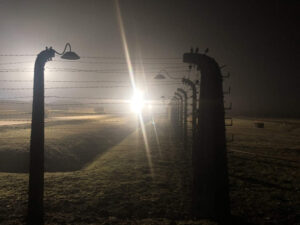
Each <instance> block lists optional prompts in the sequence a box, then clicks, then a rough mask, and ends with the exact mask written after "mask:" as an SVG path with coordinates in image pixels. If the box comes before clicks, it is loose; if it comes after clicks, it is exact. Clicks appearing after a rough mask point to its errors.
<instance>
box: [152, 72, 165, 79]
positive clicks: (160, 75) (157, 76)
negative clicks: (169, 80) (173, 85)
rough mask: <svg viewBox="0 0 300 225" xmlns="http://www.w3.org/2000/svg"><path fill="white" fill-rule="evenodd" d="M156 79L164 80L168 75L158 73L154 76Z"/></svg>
mask: <svg viewBox="0 0 300 225" xmlns="http://www.w3.org/2000/svg"><path fill="white" fill-rule="evenodd" d="M154 79H156V80H163V79H166V77H165V76H164V75H162V74H160V73H159V74H157V75H156V76H155V77H154Z"/></svg>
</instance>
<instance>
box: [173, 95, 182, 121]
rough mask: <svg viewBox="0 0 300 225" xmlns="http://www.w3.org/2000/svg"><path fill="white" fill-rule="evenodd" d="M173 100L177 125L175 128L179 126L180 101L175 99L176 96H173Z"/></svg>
mask: <svg viewBox="0 0 300 225" xmlns="http://www.w3.org/2000/svg"><path fill="white" fill-rule="evenodd" d="M174 99H175V101H176V118H177V119H176V123H177V126H179V125H180V117H181V116H180V103H179V102H180V100H179V98H178V97H176V96H174Z"/></svg>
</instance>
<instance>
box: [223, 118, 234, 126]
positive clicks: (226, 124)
mask: <svg viewBox="0 0 300 225" xmlns="http://www.w3.org/2000/svg"><path fill="white" fill-rule="evenodd" d="M224 119H225V121H226V120H230V123H229V124H228V123H226V122H225V127H232V125H233V121H232V118H231V117H228V118H224Z"/></svg>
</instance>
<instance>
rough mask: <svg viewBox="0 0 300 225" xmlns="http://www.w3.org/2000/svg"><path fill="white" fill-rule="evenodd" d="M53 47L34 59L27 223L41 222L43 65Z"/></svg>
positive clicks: (51, 52)
mask: <svg viewBox="0 0 300 225" xmlns="http://www.w3.org/2000/svg"><path fill="white" fill-rule="evenodd" d="M54 54H55V52H54V50H53V49H46V50H44V51H42V52H41V53H40V54H39V55H38V56H37V59H36V61H35V66H34V85H33V103H32V122H31V138H30V167H29V199H28V219H29V224H43V214H44V207H43V193H44V66H45V63H46V62H47V61H48V60H50V59H51V58H52V57H54Z"/></svg>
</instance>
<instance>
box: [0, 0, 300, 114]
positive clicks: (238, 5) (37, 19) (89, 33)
mask: <svg viewBox="0 0 300 225" xmlns="http://www.w3.org/2000/svg"><path fill="white" fill-rule="evenodd" d="M296 2H297V1H294V2H288V1H272V2H269V1H268V2H267V1H265V3H262V1H234V2H229V1H200V0H193V1H190V0H182V1H174V0H163V1H155V0H151V1H150V0H148V1H144V0H121V1H120V6H121V11H122V16H123V19H124V26H125V30H126V35H127V40H128V44H129V50H130V53H131V55H132V56H133V57H140V56H142V57H154V58H157V57H176V58H181V57H182V54H183V53H184V52H187V51H189V49H190V47H191V46H194V47H199V48H200V51H204V49H206V48H207V47H208V48H209V49H210V51H209V55H210V56H212V57H214V58H215V59H216V60H217V61H218V62H219V64H220V65H223V64H226V65H227V67H226V68H225V69H224V70H223V71H224V73H225V74H226V73H227V72H230V73H231V75H232V76H231V78H230V79H229V81H228V82H226V84H225V85H224V89H226V88H227V87H228V85H229V84H230V85H231V87H232V95H231V97H226V98H227V101H229V100H231V101H232V102H233V107H234V110H235V111H236V112H238V111H240V112H246V113H256V112H262V113H271V112H275V114H277V115H278V114H281V115H285V114H286V115H289V114H290V115H293V116H295V115H298V116H299V115H300V106H299V99H300V91H299V85H300V79H299V72H298V69H296V68H297V66H298V65H297V63H298V61H299V46H298V45H297V42H299V27H300V26H299V17H298V14H299V3H296ZM0 27H1V35H0V54H37V53H39V52H40V51H41V50H43V49H44V48H45V46H53V47H54V48H55V49H57V50H59V51H60V50H62V49H63V47H64V44H65V43H66V42H70V43H71V44H72V48H73V50H74V51H76V52H77V53H78V54H79V55H80V56H106V57H123V56H124V53H123V47H122V42H121V38H120V31H119V25H118V21H117V16H116V10H115V4H114V1H112V0H107V1H102V0H98V1H96V0H95V1H93V0H85V1H83V0H80V1H78V0H55V1H53V0H52V1H41V0H40V1H32V0H27V1H21V0H20V1H17V0H1V1H0ZM28 60H33V61H34V57H31V58H29V59H28V58H20V57H0V63H1V62H2V63H3V62H11V61H28ZM82 60H87V59H84V58H83V59H82ZM89 60H90V61H91V59H89ZM179 60H180V59H178V61H179ZM94 61H96V60H94ZM32 66H33V65H29V64H26V65H17V66H15V67H13V66H11V67H9V66H4V65H1V66H0V68H3V69H4V68H32ZM50 66H51V65H50V64H49V67H50ZM80 66H81V65H79V66H78V65H77V68H80ZM53 67H54V66H53ZM55 67H68V68H69V67H71V65H69V64H62V63H61V64H59V65H55ZM85 68H86V67H85ZM97 68H101V67H97ZM124 68H125V67H124ZM156 68H157V67H156ZM161 68H163V66H161ZM157 71H159V69H157ZM153 75H154V74H148V75H147V76H149V78H151V76H153ZM1 76H2V78H3V77H4V78H5V79H9V78H11V79H19V78H20V74H13V75H5V74H3V73H1ZM30 76H31V77H32V74H30ZM66 76H67V75H66ZM73 76H74V75H73ZM80 76H85V79H91V77H92V78H93V79H95V78H97V79H98V78H101V79H123V78H124V79H128V77H124V75H122V76H123V77H121V78H120V77H116V76H114V77H111V75H109V74H106V75H101V77H100V75H99V74H98V75H91V74H87V75H86V74H83V75H80ZM120 76H121V75H120ZM127 76H128V75H127ZM17 77H18V78H17ZM56 78H57V77H56ZM75 78H76V79H77V78H78V79H79V75H78V74H77V75H75ZM20 79H21V78H20ZM27 79H28V75H27ZM66 79H73V78H72V77H71V76H70V75H68V78H66ZM124 79H123V80H124ZM4 85H6V84H1V87H4ZM10 87H11V86H10ZM174 89H175V88H174ZM174 89H165V90H161V92H158V91H157V90H158V89H155V90H156V91H155V94H154V95H153V96H154V97H158V96H160V95H162V94H164V95H167V94H168V93H169V95H170V94H172V93H173V91H174ZM96 91H97V90H94V91H93V93H89V94H93V95H96V94H97V93H98V94H99V93H100V94H102V95H105V97H108V96H115V97H116V96H120V95H118V94H120V93H122V91H121V92H118V93H116V92H115V91H113V90H104V91H102V92H99V91H98V92H97V93H95V92H96ZM112 92H113V93H112ZM150 92H151V90H150ZM60 94H63V92H60ZM0 95H2V96H7V94H6V93H4V92H3V91H1V92H0ZM0 97H1V96H0ZM257 115H259V114H257Z"/></svg>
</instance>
